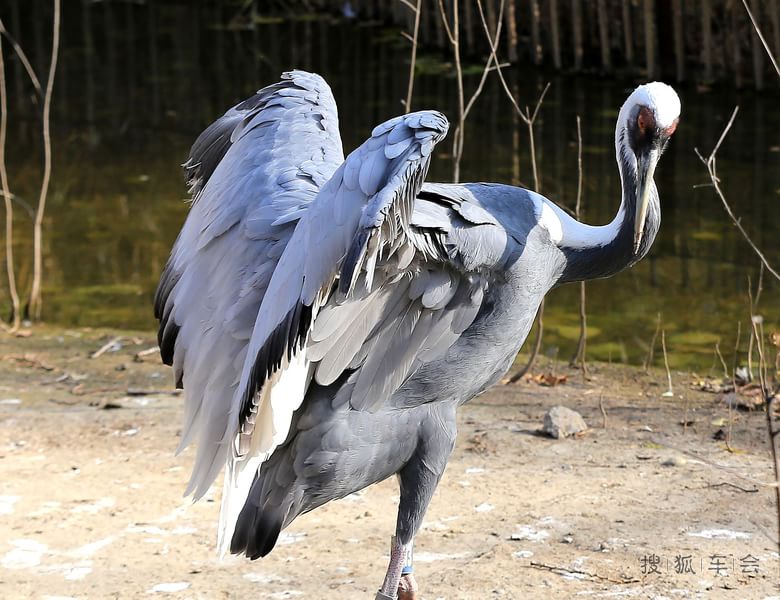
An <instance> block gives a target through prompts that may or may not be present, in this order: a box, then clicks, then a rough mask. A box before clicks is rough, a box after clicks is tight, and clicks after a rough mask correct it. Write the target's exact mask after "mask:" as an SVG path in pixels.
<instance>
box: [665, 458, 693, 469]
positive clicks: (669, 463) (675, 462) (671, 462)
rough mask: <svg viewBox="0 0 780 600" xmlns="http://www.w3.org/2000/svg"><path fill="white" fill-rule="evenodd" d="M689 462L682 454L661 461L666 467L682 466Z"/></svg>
mask: <svg viewBox="0 0 780 600" xmlns="http://www.w3.org/2000/svg"><path fill="white" fill-rule="evenodd" d="M687 463H688V461H687V460H685V459H684V458H683V457H682V456H672V457H670V458H667V459H665V460H663V461H662V462H661V464H662V465H663V466H664V467H681V466H683V465H684V464H687Z"/></svg>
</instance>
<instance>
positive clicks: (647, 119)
mask: <svg viewBox="0 0 780 600" xmlns="http://www.w3.org/2000/svg"><path fill="white" fill-rule="evenodd" d="M636 126H637V128H638V129H639V133H641V134H642V135H643V136H644V135H645V134H646V133H647V132H648V131H652V130H653V129H655V115H654V114H653V111H652V110H651V109H649V108H647V107H646V106H641V107H640V108H639V114H638V115H637V118H636Z"/></svg>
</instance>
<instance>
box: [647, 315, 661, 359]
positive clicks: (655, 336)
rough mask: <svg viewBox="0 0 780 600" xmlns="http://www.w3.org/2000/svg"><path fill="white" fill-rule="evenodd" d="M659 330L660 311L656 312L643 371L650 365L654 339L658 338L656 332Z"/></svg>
mask: <svg viewBox="0 0 780 600" xmlns="http://www.w3.org/2000/svg"><path fill="white" fill-rule="evenodd" d="M660 331H661V313H658V314H657V315H656V318H655V331H654V332H653V337H652V338H650V347H649V348H648V349H647V357H645V373H647V372H648V371H649V370H650V365H652V364H653V358H654V357H653V355H654V354H655V341H656V340H657V339H658V334H659V333H660Z"/></svg>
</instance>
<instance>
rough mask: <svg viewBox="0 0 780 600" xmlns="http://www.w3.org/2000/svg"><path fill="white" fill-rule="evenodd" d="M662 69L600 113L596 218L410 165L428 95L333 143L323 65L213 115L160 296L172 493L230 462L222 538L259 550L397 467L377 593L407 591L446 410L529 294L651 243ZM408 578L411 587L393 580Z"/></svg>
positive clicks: (478, 385)
mask: <svg viewBox="0 0 780 600" xmlns="http://www.w3.org/2000/svg"><path fill="white" fill-rule="evenodd" d="M679 114H680V101H679V98H678V97H677V94H676V93H675V92H674V90H672V88H671V87H669V86H667V85H665V84H663V83H649V84H646V85H642V86H640V87H638V88H637V89H636V90H635V91H634V92H633V93H632V94H631V95H630V96H629V97H628V100H627V101H626V102H625V104H624V105H623V107H622V109H621V110H620V114H619V116H618V121H617V127H616V130H615V151H616V158H617V164H618V170H619V172H620V178H621V182H622V189H623V192H622V200H621V203H620V208H619V210H618V212H617V215H616V216H615V218H614V219H613V221H612V222H611V223H609V224H607V225H604V226H589V225H585V224H582V223H579V222H577V221H576V220H574V219H572V218H571V217H570V216H568V215H567V214H566V213H565V212H564V211H563V210H561V209H560V208H559V207H557V206H556V205H555V204H553V203H552V202H550V201H549V200H547V199H546V198H543V197H542V196H540V195H538V194H535V193H533V192H530V191H528V190H524V189H520V188H517V187H512V186H508V185H500V184H492V183H468V184H462V185H454V184H434V183H424V179H425V175H426V172H427V169H428V165H429V162H430V158H431V153H432V151H433V147H434V146H435V144H436V143H437V142H438V141H440V140H441V139H442V138H443V137H444V136H445V135H446V133H447V128H448V123H447V120H446V119H445V117H444V116H443V115H441V114H440V113H438V112H434V111H422V112H416V113H411V114H407V115H403V116H400V117H396V118H394V119H391V120H389V121H387V122H385V123H383V124H381V125H379V126H377V127H376V128H375V129H374V130H373V131H372V132H371V137H370V138H368V140H367V141H366V142H364V143H363V144H362V145H361V146H360V147H358V148H357V149H356V150H354V151H353V152H352V153H351V154H350V155H349V156H347V158H346V159H344V157H343V153H342V148H341V141H340V138H339V129H338V117H337V111H336V103H335V101H334V99H333V96H332V93H331V91H330V88H329V87H328V85H327V83H326V82H325V81H324V80H323V79H322V78H321V77H319V76H318V75H315V74H311V73H306V72H303V71H292V72H289V73H285V74H284V75H283V76H282V79H281V80H280V81H279V82H277V83H275V84H273V85H270V86H268V87H266V88H263V89H262V90H260V91H259V92H257V94H255V95H254V96H252V97H251V98H249V99H247V100H245V101H244V102H242V103H240V104H238V105H237V106H235V107H233V108H231V109H230V110H228V111H227V112H226V113H225V115H224V116H222V117H221V118H219V119H218V120H217V121H215V122H214V123H213V124H212V125H210V126H209V127H208V128H207V129H206V130H205V131H204V132H203V133H202V134H201V135H200V137H198V139H197V140H196V142H195V144H194V145H193V147H192V150H191V153H190V157H189V160H188V161H187V162H186V163H185V165H184V167H185V172H186V179H187V182H188V183H189V185H190V189H191V193H192V198H193V200H192V207H191V209H190V212H189V215H188V216H187V219H186V222H185V223H184V226H183V227H182V230H181V233H180V234H179V237H178V239H177V240H176V243H175V245H174V247H173V250H172V253H171V256H170V259H169V261H168V263H167V266H166V267H165V270H164V272H163V274H162V277H161V280H160V285H159V288H158V290H157V294H156V298H155V313H156V316H157V318H158V319H159V320H160V329H159V342H160V350H161V355H162V359H163V361H164V362H165V363H166V364H169V365H172V366H173V373H174V377H175V382H176V385H177V386H178V387H180V388H181V387H183V388H184V390H185V396H186V405H185V423H184V428H183V435H182V440H181V445H180V449H181V448H184V447H186V446H187V445H188V444H189V443H190V441H191V440H192V439H193V438H194V437H195V436H198V440H199V441H198V449H197V455H196V459H195V465H194V468H193V473H192V477H191V479H190V483H189V486H188V488H187V493H191V494H193V495H194V496H195V498H198V497H200V496H201V495H203V494H204V493H205V492H206V490H207V489H208V488H209V487H210V486H211V484H212V483H213V482H214V480H215V478H216V476H217V475H218V474H219V472H220V471H221V469H222V467H223V466H225V480H224V493H223V500H222V507H221V511H220V526H219V539H218V545H219V548H220V551H221V552H223V553H224V552H225V551H227V550H228V549H229V551H230V552H233V553H245V554H246V555H247V556H248V557H250V558H252V559H255V558H258V557H261V556H265V555H266V554H268V553H269V552H270V551H271V550H272V549H273V547H274V544H275V543H276V540H277V537H278V536H279V533H280V531H281V530H282V529H284V528H285V527H286V526H287V525H289V524H290V523H291V522H292V521H293V519H295V517H297V516H298V515H300V514H303V513H305V512H308V511H310V510H312V509H315V508H317V507H318V506H321V505H323V504H325V503H326V502H329V501H330V500H333V499H336V498H343V497H345V496H347V495H349V494H351V493H353V492H355V491H358V490H360V489H362V488H364V487H366V486H368V485H371V484H372V483H375V482H378V481H381V480H383V479H386V478H387V477H390V476H391V475H394V474H395V475H397V476H398V479H399V482H400V503H399V508H398V520H397V526H396V531H395V536H393V537H392V542H391V557H390V565H389V567H388V570H387V574H386V576H385V579H384V582H383V584H382V587H381V589H380V590H379V592H378V593H377V596H376V597H377V598H379V599H386V598H395V597H396V595H397V594H398V593H399V589H400V590H401V591H402V592H403V591H405V592H409V590H410V588H412V587H413V586H414V582H413V580H412V578H411V574H410V573H409V567H410V566H411V565H410V562H411V559H410V556H411V547H412V541H413V538H414V536H415V534H416V532H417V530H418V529H419V527H420V525H421V522H422V519H423V515H424V514H425V511H426V509H427V506H428V504H429V502H430V500H431V497H432V495H433V492H434V489H435V488H436V486H437V484H438V482H439V479H440V478H441V476H442V474H443V472H444V469H445V466H446V464H447V460H448V458H449V456H450V453H451V452H452V449H453V446H454V444H455V437H456V411H457V409H458V407H459V406H460V405H461V404H463V403H465V402H467V401H469V400H471V399H472V398H473V397H474V396H476V395H477V394H480V393H481V392H483V391H485V390H486V389H487V388H488V387H490V386H491V385H493V384H494V383H496V382H497V381H498V380H499V379H500V378H501V377H502V375H504V373H506V371H507V370H508V369H509V367H510V366H511V364H512V361H513V360H514V357H515V355H516V354H517V352H518V351H519V350H520V347H521V346H522V344H523V342H524V341H525V339H526V336H527V335H528V332H529V330H530V328H531V326H532V322H533V320H534V316H535V314H536V312H537V309H538V307H539V304H540V303H541V301H542V298H543V297H544V295H545V294H546V293H547V292H548V291H549V290H550V289H551V288H552V287H554V286H556V285H560V284H563V283H566V282H571V281H578V280H585V279H593V278H599V277H608V276H610V275H613V274H615V273H617V272H618V271H620V270H622V269H624V268H626V267H630V266H631V265H633V264H634V263H636V262H637V261H638V260H640V259H641V258H642V257H643V256H644V255H645V254H647V252H648V251H649V249H650V246H651V244H652V243H653V240H654V238H655V236H656V233H657V231H658V227H659V224H660V218H661V215H660V206H659V200H658V192H657V189H656V186H655V183H654V181H653V173H654V171H655V167H656V164H657V162H658V159H659V157H660V155H661V153H662V152H663V151H664V149H665V147H666V145H667V142H668V141H669V138H670V137H671V135H672V134H673V133H674V131H675V128H676V126H677V123H678V120H679ZM407 595H408V597H412V596H413V592H411V595H409V594H407Z"/></svg>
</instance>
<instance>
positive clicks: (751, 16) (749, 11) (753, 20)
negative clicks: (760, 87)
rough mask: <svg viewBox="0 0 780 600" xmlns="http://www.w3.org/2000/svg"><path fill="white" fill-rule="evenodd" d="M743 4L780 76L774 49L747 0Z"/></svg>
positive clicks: (743, 0)
mask: <svg viewBox="0 0 780 600" xmlns="http://www.w3.org/2000/svg"><path fill="white" fill-rule="evenodd" d="M742 5H743V6H744V7H745V10H746V11H747V14H748V16H749V17H750V22H751V23H752V24H753V29H754V30H755V32H756V33H757V34H758V39H759V40H761V43H762V44H763V46H764V50H766V54H767V56H768V57H769V60H771V61H772V66H773V67H774V68H775V72H776V73H777V76H778V77H780V67H778V66H777V61H776V60H775V57H774V55H773V54H772V51H771V50H770V49H769V44H767V43H766V40H765V39H764V34H763V33H761V29H759V27H758V23H756V20H755V18H754V17H753V13H752V12H751V10H750V7H749V6H748V3H747V0H742Z"/></svg>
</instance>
